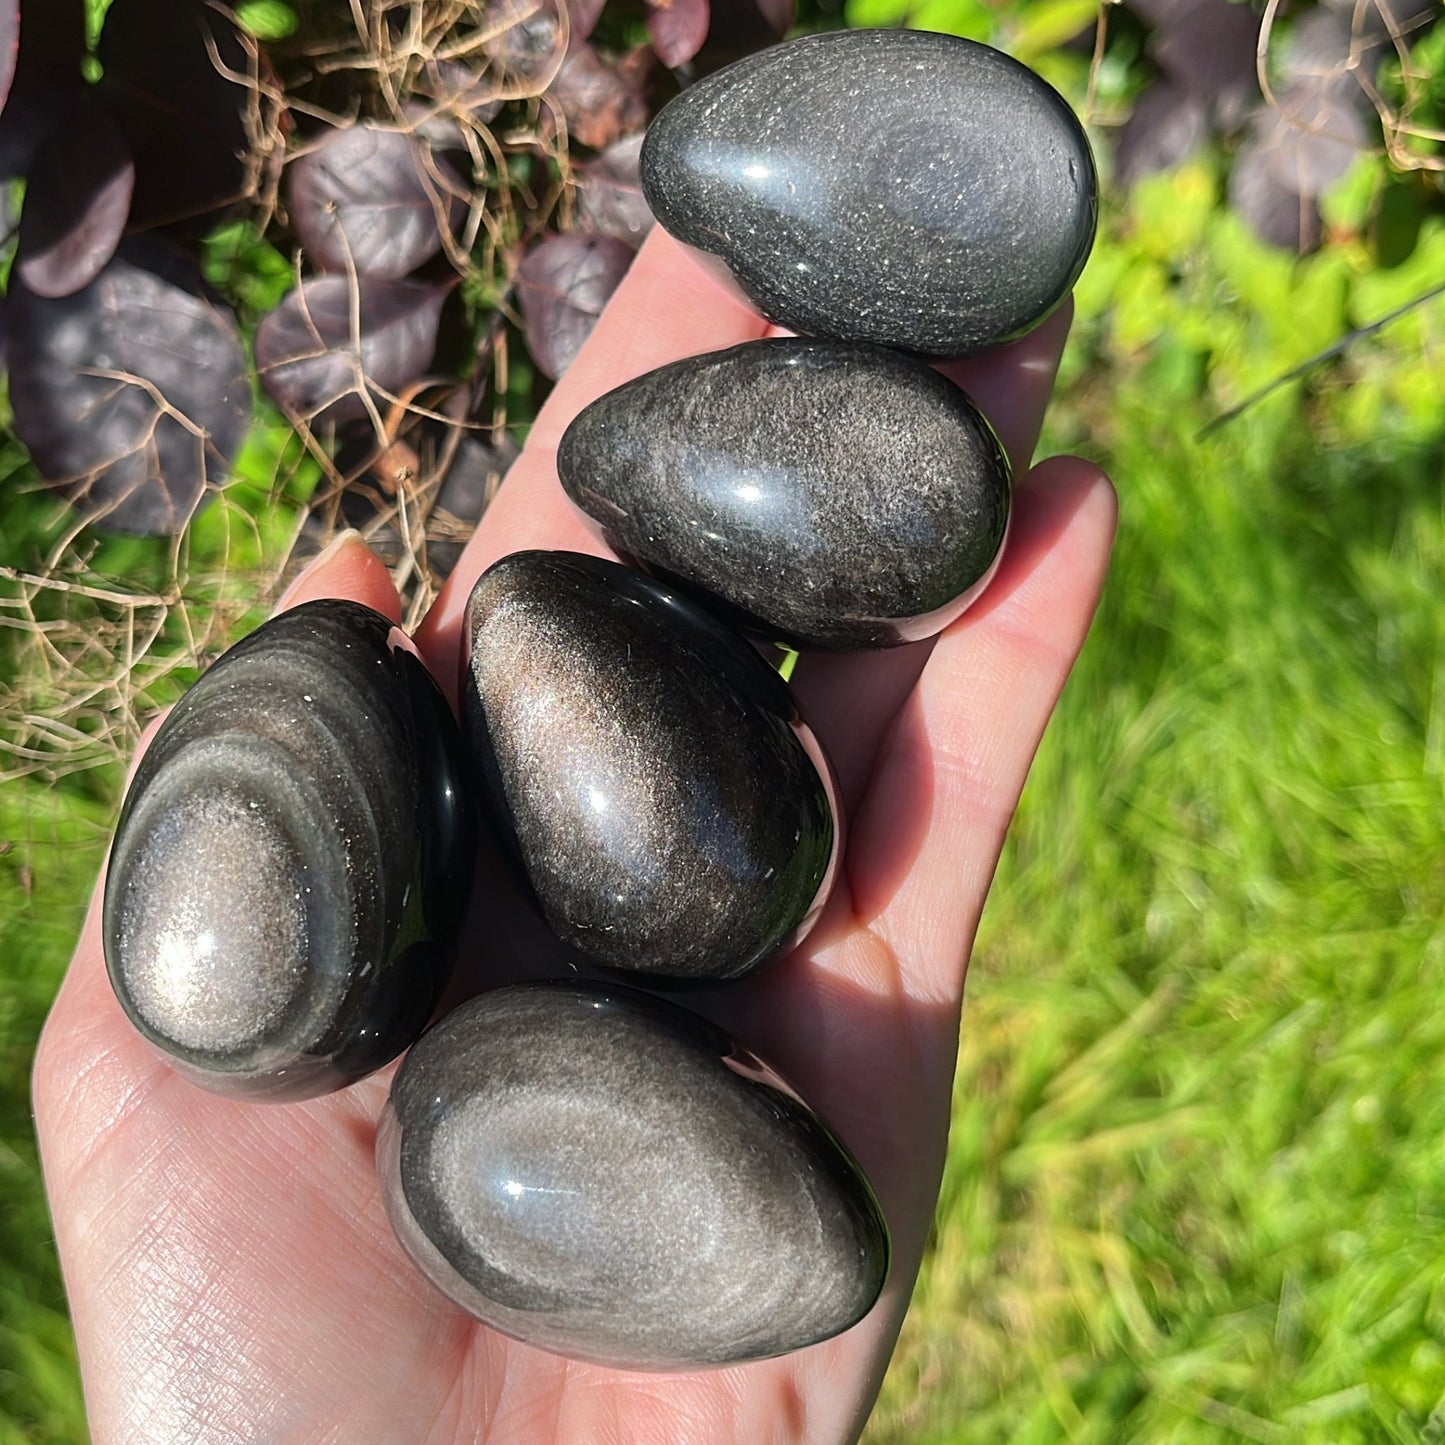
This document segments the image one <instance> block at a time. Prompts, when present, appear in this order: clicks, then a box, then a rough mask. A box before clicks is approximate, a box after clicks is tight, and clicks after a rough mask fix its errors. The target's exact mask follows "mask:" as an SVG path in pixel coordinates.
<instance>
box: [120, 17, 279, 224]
mask: <svg viewBox="0 0 1445 1445" xmlns="http://www.w3.org/2000/svg"><path fill="white" fill-rule="evenodd" d="M97 53H98V55H99V58H100V62H101V65H102V66H103V67H104V70H105V77H104V80H103V81H102V83H101V84H102V88H103V89H104V91H105V92H106V95H107V97H108V98H109V100H110V102H111V105H112V107H113V109H114V111H115V114H116V116H117V118H118V119H119V121H120V124H121V129H122V131H123V132H124V134H125V138H126V141H127V142H128V143H129V145H130V152H131V155H132V156H134V157H135V162H136V184H135V198H134V201H133V203H132V216H131V221H132V225H134V226H136V227H138V228H151V227H155V226H160V225H165V224H168V223H170V222H173V221H178V220H185V219H189V218H191V217H195V216H204V215H209V214H210V213H212V212H214V211H216V210H219V209H223V208H224V207H226V206H227V205H229V204H231V203H232V202H234V201H237V200H240V199H243V198H244V197H246V196H247V195H248V194H249V192H250V191H251V190H252V177H251V175H250V174H249V172H248V167H247V159H246V158H247V156H248V155H249V154H250V153H251V140H250V136H249V134H248V126H247V117H248V115H249V114H251V113H252V112H253V111H254V109H255V107H256V103H257V102H256V96H255V94H254V93H253V91H252V88H251V86H250V85H249V84H248V82H247V78H248V77H249V76H250V75H251V73H252V72H253V71H254V70H255V68H256V66H257V63H258V60H257V49H256V43H255V41H254V40H252V39H251V37H250V36H248V35H247V34H246V32H245V31H243V30H242V29H241V28H240V27H239V26H238V25H237V24H236V23H235V21H234V20H232V19H231V18H230V17H229V16H228V15H227V14H226V13H225V11H224V10H222V9H220V8H217V7H214V6H212V5H210V4H209V3H207V0H115V3H114V4H112V5H111V7H110V10H109V11H108V12H107V14H106V18H105V28H104V29H103V30H102V31H101V35H100V45H99V48H98V51H97Z"/></svg>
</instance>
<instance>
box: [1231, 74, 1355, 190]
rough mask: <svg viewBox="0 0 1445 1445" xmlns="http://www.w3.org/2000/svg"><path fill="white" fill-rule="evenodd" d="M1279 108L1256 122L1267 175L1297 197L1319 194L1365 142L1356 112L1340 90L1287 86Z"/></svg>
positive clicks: (1346, 167) (1340, 175)
mask: <svg viewBox="0 0 1445 1445" xmlns="http://www.w3.org/2000/svg"><path fill="white" fill-rule="evenodd" d="M1276 101H1277V103H1278V106H1279V108H1278V110H1274V111H1266V112H1264V113H1263V114H1262V115H1261V116H1260V118H1259V120H1258V122H1257V123H1256V133H1257V134H1258V135H1259V137H1260V139H1261V142H1262V145H1263V149H1264V154H1265V157H1266V160H1267V161H1268V164H1269V168H1270V172H1271V174H1272V175H1273V176H1274V177H1275V179H1276V180H1277V181H1278V182H1279V184H1280V185H1282V186H1287V187H1288V188H1289V189H1291V190H1293V191H1294V192H1296V194H1298V195H1301V196H1318V195H1321V194H1322V193H1323V192H1325V191H1326V190H1328V189H1329V188H1330V187H1331V186H1332V185H1334V183H1335V182H1336V181H1338V180H1339V179H1340V178H1341V177H1342V176H1343V175H1344V174H1345V172H1346V171H1347V170H1349V168H1350V166H1351V165H1352V164H1353V163H1354V160H1355V158H1356V157H1357V156H1358V155H1359V154H1360V152H1361V151H1363V150H1364V149H1365V148H1366V147H1367V146H1368V145H1369V143H1370V142H1369V139H1368V137H1367V136H1366V134H1365V127H1364V123H1363V122H1362V121H1361V119H1360V116H1359V112H1358V111H1357V110H1356V108H1355V106H1354V105H1353V104H1352V103H1351V100H1350V99H1347V98H1346V97H1345V95H1344V94H1342V93H1341V92H1340V91H1339V90H1330V89H1325V90H1315V89H1313V88H1312V87H1310V86H1307V85H1300V86H1291V87H1289V89H1287V90H1284V91H1282V92H1280V93H1279V95H1277V96H1276Z"/></svg>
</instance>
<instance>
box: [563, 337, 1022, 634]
mask: <svg viewBox="0 0 1445 1445" xmlns="http://www.w3.org/2000/svg"><path fill="white" fill-rule="evenodd" d="M557 464H558V469H559V471H560V473H561V477H562V485H563V486H564V487H565V488H566V490H567V493H568V495H569V496H570V497H571V498H572V500H573V501H574V502H576V503H577V505H578V506H579V507H581V508H582V510H583V511H584V512H586V513H587V514H588V516H589V517H590V518H591V519H592V521H593V522H594V524H595V525H596V527H597V529H598V531H599V532H600V534H601V535H602V537H603V538H604V540H605V541H606V542H607V543H608V545H609V546H611V547H612V548H614V549H615V550H616V551H618V552H621V553H623V554H624V555H626V556H628V557H631V558H634V559H636V560H637V561H639V562H641V563H642V564H643V565H645V566H646V567H647V568H648V569H649V570H650V571H653V572H654V573H656V574H657V575H658V576H661V577H666V578H669V579H673V580H677V581H679V582H681V583H683V584H684V585H687V586H689V587H696V588H701V589H703V590H704V591H705V592H706V593H708V594H710V595H711V596H712V597H713V598H714V599H720V600H721V601H722V602H724V603H725V604H726V605H727V606H728V608H730V609H731V611H732V613H733V615H734V617H735V619H736V620H737V621H739V622H741V623H742V624H743V625H745V626H747V627H750V628H752V629H754V630H756V631H758V632H761V633H763V634H764V635H766V636H768V637H769V638H772V639H775V640H779V641H784V642H788V643H791V644H792V645H794V646H802V647H823V648H867V647H887V646H891V645H893V644H895V643H900V642H911V641H915V640H917V639H918V638H921V637H928V636H931V635H933V634H934V633H936V632H938V631H940V630H941V629H942V628H943V627H945V626H947V624H948V623H950V622H951V621H953V619H954V618H955V617H957V616H958V615H959V614H960V613H961V612H963V610H964V609H965V608H966V607H967V606H968V604H969V602H970V601H972V600H973V598H974V597H975V596H976V595H977V594H978V592H979V591H980V590H982V586H983V585H984V584H985V583H986V582H987V580H988V578H989V577H990V576H991V575H992V572H993V568H994V565H995V563H996V562H997V561H998V558H999V556H1000V553H1001V549H1002V547H1003V541H1004V534H1005V532H1006V530H1007V526H1008V517H1009V496H1010V485H1009V466H1008V461H1007V459H1006V458H1005V456H1004V453H1003V449H1002V447H1001V446H1000V445H999V441H998V438H997V437H996V436H995V435H994V433H993V430H992V428H991V427H990V426H989V424H988V423H987V422H986V421H985V420H984V418H983V417H982V415H980V413H979V411H978V409H977V408H976V407H975V406H974V405H973V403H972V402H971V401H970V400H969V399H968V397H967V396H965V395H964V393H963V392H962V391H960V390H959V388H958V387H956V386H955V385H954V384H953V383H952V382H951V381H949V380H948V379H947V378H946V377H943V376H941V375H939V373H938V372H936V371H935V370H933V368H932V367H929V366H927V365H925V364H924V363H923V362H921V361H917V360H915V359H914V358H912V357H908V356H903V355H900V354H899V353H897V352H891V351H885V350H883V349H882V348H881V347H875V346H861V345H857V344H854V343H850V342H838V341H812V340H806V339H801V338H789V339H784V340H775V341H753V342H747V343H745V344H744V345H742V346H735V347H733V348H732V349H731V350H728V351H720V352H714V353H712V354H711V355H706V356H693V357H688V358H687V359H686V360H684V361H678V362H674V363H673V364H672V365H670V366H664V367H662V368H660V369H659V370H657V371H652V372H648V373H647V374H646V375H645V376H640V377H638V378H637V379H636V380H635V381H630V382H628V383H626V385H624V386H621V387H618V388H617V390H615V391H612V392H609V393H608V394H607V395H606V396H603V397H601V398H600V399H599V400H597V401H595V402H593V403H592V405H591V406H589V407H587V408H585V409H584V410H583V412H582V413H581V414H580V415H579V416H578V417H577V418H576V420H575V421H574V422H573V423H572V425H571V426H570V427H568V429H567V431H566V433H565V434H564V435H563V437H562V443H561V447H560V449H559V451H558V456H557Z"/></svg>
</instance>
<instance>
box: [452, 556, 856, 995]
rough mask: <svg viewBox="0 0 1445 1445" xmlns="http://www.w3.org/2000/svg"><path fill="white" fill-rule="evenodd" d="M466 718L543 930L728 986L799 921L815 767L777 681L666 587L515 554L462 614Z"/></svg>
mask: <svg viewBox="0 0 1445 1445" xmlns="http://www.w3.org/2000/svg"><path fill="white" fill-rule="evenodd" d="M460 692H461V708H462V722H463V727H464V730H465V734H466V737H467V740H468V742H469V743H470V745H471V748H472V753H473V757H474V758H475V760H476V762H477V764H478V765H479V770H480V773H481V776H482V786H483V791H484V794H485V800H486V803H487V805H488V816H489V817H490V818H491V820H492V821H493V823H494V824H495V825H496V827H497V829H498V831H499V832H500V834H501V835H502V838H503V840H504V842H505V843H506V845H507V846H508V848H509V850H510V852H511V853H512V855H513V856H514V858H516V859H517V860H518V862H519V863H520V864H521V867H522V869H523V871H524V872H525V874H526V877H527V879H528V881H529V883H530V885H531V888H532V890H533V892H534V893H535V895H536V898H537V901H538V903H539V904H540V905H541V909H542V912H543V914H544V915H545V916H546V919H547V921H548V923H549V924H550V925H551V927H552V929H553V930H554V932H556V933H557V935H558V936H559V937H560V938H562V939H563V940H564V941H565V942H567V943H569V944H571V945H573V946H574V947H576V948H579V949H581V950H582V951H583V952H584V953H586V954H587V955H588V956H589V957H591V958H592V959H594V960H595V961H597V962H598V963H601V964H603V965H605V966H607V967H609V968H617V969H625V970H629V971H636V972H641V973H646V974H649V975H651V976H653V977H655V978H659V979H661V978H675V979H725V978H737V977H739V976H741V975H742V974H745V973H747V972H749V971H751V970H752V969H754V968H756V967H758V966H759V965H761V964H762V963H764V962H765V961H766V960H767V959H768V958H770V957H772V956H773V955H774V954H776V953H778V952H780V951H781V950H783V949H785V948H787V947H789V946H790V945H791V944H793V943H795V942H797V941H798V940H799V939H800V938H801V937H802V936H803V935H804V934H805V933H806V932H807V930H808V929H809V928H810V927H811V926H812V923H813V921H814V919H815V918H816V916H817V914H818V912H819V910H820V909H821V907H822V904H823V901H824V898H825V897H826V894H827V891H828V887H829V885H830V884H831V881H832V877H833V871H834V857H835V853H836V846H837V829H836V827H835V823H834V804H833V798H832V791H831V786H830V784H829V782H828V781H827V771H828V770H827V765H826V764H825V763H823V762H822V754H821V752H819V751H818V748H817V744H816V742H815V741H814V740H813V738H812V736H811V734H810V733H809V732H808V731H807V729H806V728H805V727H803V725H802V723H801V722H800V721H799V719H798V717H797V713H796V710H795V708H794V706H793V702H792V699H791V697H790V695H789V693H788V690H787V687H786V686H785V685H784V684H783V682H782V681H781V679H780V678H779V677H778V675H777V673H776V672H774V671H773V669H772V668H770V667H769V666H768V665H767V664H766V663H765V662H764V661H763V660H762V658H761V657H759V656H758V654H757V653H756V652H755V651H754V650H753V648H752V647H751V646H750V645H749V644H748V643H747V642H745V641H744V640H743V639H742V638H741V637H740V636H738V635H737V634H736V633H735V632H733V631H732V629H731V628H729V627H726V626H725V625H723V624H722V623H720V622H718V621H717V620H716V619H715V618H713V617H712V616H711V615H710V614H708V613H707V612H705V611H703V610H702V609H701V608H700V607H698V606H697V605H696V604H695V603H693V602H691V601H689V600H688V599H687V598H686V597H685V596H683V595H682V594H681V593H679V592H678V591H677V590H676V589H674V588H671V587H668V586H666V585H664V584H661V583H658V582H656V581H654V580H653V579H651V578H649V577H645V576H643V575H642V574H640V573H638V572H634V571H632V570H631V569H629V568H627V567H622V566H619V565H618V564H617V563H615V562H604V561H600V560H599V559H598V558H595V557H586V556H582V555H580V554H577V553H570V552H517V553H514V554H513V555H511V556H510V557H504V558H503V559H502V560H501V561H500V562H498V563H497V564H496V565H495V566H493V567H492V568H491V569H490V570H488V571H487V572H486V573H484V574H483V576H482V578H481V579H480V581H479V582H478V583H477V585H476V588H475V589H474V590H473V592H472V596H471V599H470V601H469V602H468V605H467V611H466V639H465V648H464V652H463V661H462V679H461V687H460Z"/></svg>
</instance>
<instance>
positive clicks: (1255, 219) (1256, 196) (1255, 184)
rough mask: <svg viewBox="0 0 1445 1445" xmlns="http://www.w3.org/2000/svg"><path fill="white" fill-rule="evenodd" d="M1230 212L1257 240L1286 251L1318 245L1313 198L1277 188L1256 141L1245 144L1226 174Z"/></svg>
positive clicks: (1317, 216)
mask: <svg viewBox="0 0 1445 1445" xmlns="http://www.w3.org/2000/svg"><path fill="white" fill-rule="evenodd" d="M1229 205H1230V209H1231V210H1233V211H1234V213H1235V214H1236V215H1237V216H1239V218H1240V219H1241V220H1242V221H1244V223H1245V224H1246V225H1247V226H1248V227H1249V229H1250V230H1251V231H1253V232H1254V234H1255V235H1256V236H1258V237H1259V239H1260V240H1261V241H1264V242H1267V243H1268V244H1269V245H1271V246H1279V247H1281V248H1282V249H1284V250H1287V251H1301V252H1304V251H1312V250H1314V248H1315V247H1316V246H1317V245H1319V239H1320V212H1319V207H1318V206H1317V205H1316V204H1315V202H1314V201H1313V199H1310V200H1305V199H1303V198H1301V196H1300V194H1299V192H1298V191H1292V190H1290V189H1288V188H1287V187H1284V186H1281V185H1280V184H1279V181H1278V180H1277V179H1276V178H1275V176H1274V174H1273V172H1272V171H1271V168H1270V164H1269V158H1268V157H1267V156H1266V155H1265V154H1264V151H1263V147H1262V146H1261V145H1260V143H1259V142H1258V141H1255V140H1251V141H1246V142H1245V144H1244V145H1242V146H1241V147H1240V148H1239V154H1238V155H1236V156H1235V158H1234V165H1233V166H1232V167H1231V169H1230V172H1229Z"/></svg>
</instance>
